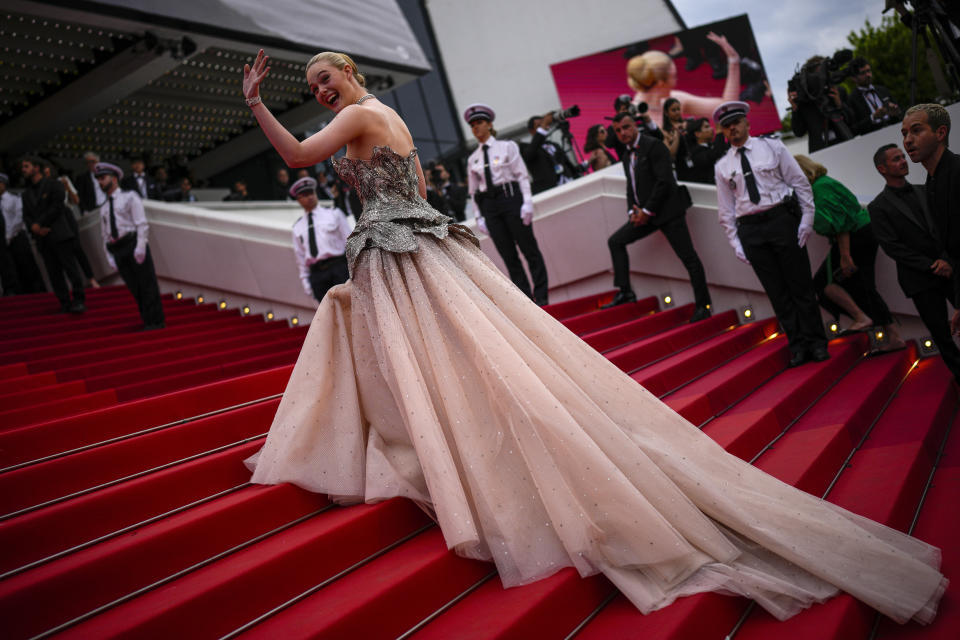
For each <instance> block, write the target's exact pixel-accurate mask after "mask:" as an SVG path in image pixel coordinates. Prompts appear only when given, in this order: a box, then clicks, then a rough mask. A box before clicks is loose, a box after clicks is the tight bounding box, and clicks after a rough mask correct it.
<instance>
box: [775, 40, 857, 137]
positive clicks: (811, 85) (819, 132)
mask: <svg viewBox="0 0 960 640" xmlns="http://www.w3.org/2000/svg"><path fill="white" fill-rule="evenodd" d="M852 56H853V53H852V52H851V51H850V50H848V49H844V50H841V51H838V52H837V53H835V54H834V55H833V57H831V58H824V57H823V56H813V57H812V58H810V59H809V60H807V61H806V62H805V63H804V65H803V67H801V68H800V70H799V71H798V72H797V73H796V74H794V76H793V78H791V79H790V81H789V82H788V83H787V100H789V101H790V108H791V110H792V111H793V118H792V122H791V124H792V126H793V133H794V134H796V135H797V136H804V135H809V138H808V140H807V145H808V150H809V152H810V153H813V152H814V151H819V150H820V149H823V148H825V147H829V146H830V145H833V144H836V143H838V142H843V141H844V140H849V139H850V138H852V137H853V131H852V130H851V128H850V125H851V123H852V122H853V114H852V113H851V111H850V109H849V107H848V106H847V104H846V102H845V98H846V92H845V91H843V89H842V88H841V87H839V84H840V83H841V82H843V81H844V79H845V78H846V77H847V76H849V75H850V73H851V72H850V67H849V66H844V65H845V64H846V63H847V61H848V60H850V58H851V57H852Z"/></svg>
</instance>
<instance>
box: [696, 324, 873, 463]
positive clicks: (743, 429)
mask: <svg viewBox="0 0 960 640" xmlns="http://www.w3.org/2000/svg"><path fill="white" fill-rule="evenodd" d="M866 345H867V340H866V336H864V335H862V334H859V335H856V336H850V337H847V338H840V339H838V340H834V341H833V342H831V344H830V347H829V349H830V355H831V358H830V359H829V360H827V361H825V362H816V363H808V364H804V365H803V366H800V367H796V368H794V369H787V370H786V371H784V372H783V373H782V374H780V375H778V376H777V377H775V378H773V379H772V380H770V381H768V382H766V383H765V384H764V385H763V386H762V387H760V389H758V390H757V391H755V392H753V393H751V394H750V395H749V396H748V397H747V398H746V399H744V400H743V401H742V402H739V403H737V405H736V406H734V407H731V408H730V409H729V410H728V411H726V412H724V413H723V415H721V416H718V417H717V418H716V419H714V420H711V421H710V422H708V423H707V424H706V425H705V426H704V427H703V431H704V433H706V434H707V435H708V436H710V437H711V438H713V439H714V440H715V441H716V442H717V443H718V444H720V446H722V447H723V448H725V449H726V450H727V451H729V452H730V453H732V454H733V455H735V456H738V457H740V458H743V459H744V460H749V459H750V458H752V457H753V456H755V455H756V454H757V453H759V451H760V450H761V449H762V448H763V446H764V445H766V444H767V443H768V442H770V441H771V440H772V439H773V438H774V437H776V436H777V435H779V434H780V432H782V431H783V429H784V428H785V427H786V426H787V425H788V424H790V422H791V421H793V420H794V419H795V418H796V417H797V416H798V415H800V412H801V411H803V410H804V409H806V408H807V407H809V406H810V404H811V403H813V401H814V400H816V398H817V396H819V395H820V394H821V393H823V391H824V390H826V389H827V388H828V387H829V386H830V385H831V384H833V383H834V382H835V381H836V380H837V379H838V378H839V377H841V376H843V375H844V374H845V373H846V372H847V370H848V369H849V368H850V367H851V366H852V365H853V364H854V363H855V362H856V361H857V360H858V359H859V358H860V356H861V355H862V354H863V353H864V351H865V348H866Z"/></svg>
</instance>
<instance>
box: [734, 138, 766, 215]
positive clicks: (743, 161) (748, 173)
mask: <svg viewBox="0 0 960 640" xmlns="http://www.w3.org/2000/svg"><path fill="white" fill-rule="evenodd" d="M737 153H739V154H740V167H741V168H742V169H743V181H744V182H746V183H747V193H749V194H750V202H752V203H753V204H757V203H758V202H760V192H759V191H758V190H757V179H756V178H754V177H753V169H751V168H750V161H749V160H747V154H746V149H744V148H743V147H740V148H739V149H737Z"/></svg>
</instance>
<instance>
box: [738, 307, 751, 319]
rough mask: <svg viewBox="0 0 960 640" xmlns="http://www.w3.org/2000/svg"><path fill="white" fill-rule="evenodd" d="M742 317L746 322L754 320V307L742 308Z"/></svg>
mask: <svg viewBox="0 0 960 640" xmlns="http://www.w3.org/2000/svg"><path fill="white" fill-rule="evenodd" d="M740 315H742V316H743V319H744V320H750V319H752V318H753V307H750V306H746V307H740Z"/></svg>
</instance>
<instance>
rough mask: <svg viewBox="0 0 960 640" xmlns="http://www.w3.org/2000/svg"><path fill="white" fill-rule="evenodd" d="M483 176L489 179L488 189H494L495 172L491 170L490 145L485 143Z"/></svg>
mask: <svg viewBox="0 0 960 640" xmlns="http://www.w3.org/2000/svg"><path fill="white" fill-rule="evenodd" d="M483 177H484V178H486V180H487V191H489V190H490V189H493V173H492V172H491V171H490V145H488V144H485V145H483Z"/></svg>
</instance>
